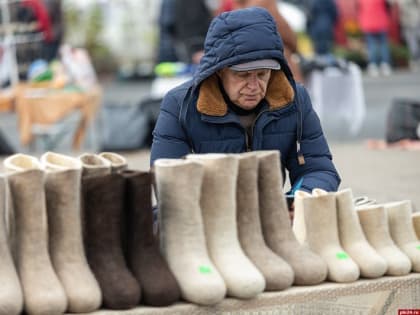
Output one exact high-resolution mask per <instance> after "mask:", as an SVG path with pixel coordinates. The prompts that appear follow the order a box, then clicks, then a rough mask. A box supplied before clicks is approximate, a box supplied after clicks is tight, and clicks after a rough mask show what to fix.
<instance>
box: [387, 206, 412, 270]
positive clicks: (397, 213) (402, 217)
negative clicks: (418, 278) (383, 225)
mask: <svg viewBox="0 0 420 315" xmlns="http://www.w3.org/2000/svg"><path fill="white" fill-rule="evenodd" d="M384 206H385V210H386V211H387V214H388V225H389V232H390V234H391V238H392V239H393V241H394V242H395V244H396V245H397V246H398V247H399V248H400V249H401V250H402V251H403V253H405V254H406V255H407V256H408V258H410V260H411V265H412V270H413V271H414V272H420V242H419V241H418V240H417V235H416V232H415V231H414V227H413V224H412V221H411V214H412V213H413V210H412V207H411V201H410V200H403V201H398V202H390V203H386V204H385V205H384Z"/></svg>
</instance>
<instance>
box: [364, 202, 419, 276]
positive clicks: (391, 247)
mask: <svg viewBox="0 0 420 315" xmlns="http://www.w3.org/2000/svg"><path fill="white" fill-rule="evenodd" d="M356 209H357V214H358V216H359V220H360V224H361V226H362V229H363V232H364V233H365V236H366V239H367V240H368V242H369V243H370V245H372V247H373V248H374V249H375V250H376V251H377V252H378V254H379V255H381V256H382V258H384V259H385V261H386V262H387V265H388V269H387V271H386V275H389V276H403V275H406V274H408V273H410V270H411V262H410V259H409V258H408V257H407V256H406V255H405V254H404V253H403V252H402V251H401V250H400V249H399V248H398V247H397V246H396V245H395V243H394V241H393V240H392V238H391V235H390V233H389V227H388V217H387V212H386V210H385V207H384V206H383V205H367V206H361V207H357V208H356Z"/></svg>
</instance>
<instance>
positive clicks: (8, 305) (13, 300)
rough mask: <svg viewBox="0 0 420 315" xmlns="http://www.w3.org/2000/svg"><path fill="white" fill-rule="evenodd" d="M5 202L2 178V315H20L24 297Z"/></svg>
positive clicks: (0, 308)
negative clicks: (8, 235) (9, 232)
mask: <svg viewBox="0 0 420 315" xmlns="http://www.w3.org/2000/svg"><path fill="white" fill-rule="evenodd" d="M5 201H6V179H5V177H3V176H0V257H1V258H0V279H1V280H0V281H1V285H0V315H18V314H20V312H21V311H22V308H23V296H22V288H21V286H20V282H19V278H18V275H17V272H16V268H15V265H14V263H13V260H12V256H11V254H10V248H9V244H8V242H7V226H6V216H8V214H7V213H6V204H5Z"/></svg>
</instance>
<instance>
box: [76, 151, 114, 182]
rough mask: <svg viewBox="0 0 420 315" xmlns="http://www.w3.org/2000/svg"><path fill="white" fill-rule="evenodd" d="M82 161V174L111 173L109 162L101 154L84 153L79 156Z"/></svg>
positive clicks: (86, 175)
mask: <svg viewBox="0 0 420 315" xmlns="http://www.w3.org/2000/svg"><path fill="white" fill-rule="evenodd" d="M79 160H80V161H81V162H82V167H83V168H82V176H83V177H88V176H92V175H94V176H98V175H106V174H110V173H111V165H112V164H111V162H110V161H109V160H107V159H105V158H103V157H102V156H99V155H97V154H93V153H84V154H82V155H80V156H79Z"/></svg>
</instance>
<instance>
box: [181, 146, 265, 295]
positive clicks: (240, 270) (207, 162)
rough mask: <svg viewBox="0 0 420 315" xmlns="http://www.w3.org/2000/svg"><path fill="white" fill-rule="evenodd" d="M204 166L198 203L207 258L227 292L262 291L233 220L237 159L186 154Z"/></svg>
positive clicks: (262, 278) (260, 275)
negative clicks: (213, 264)
mask: <svg viewBox="0 0 420 315" xmlns="http://www.w3.org/2000/svg"><path fill="white" fill-rule="evenodd" d="M187 158H188V159H191V160H194V161H198V162H199V163H201V164H202V165H203V166H204V176H203V185H202V188H201V199H200V204H201V208H202V213H203V222H204V230H205V235H206V239H207V246H208V249H209V254H210V257H211V259H212V260H213V261H214V263H215V265H216V266H217V268H218V270H219V271H220V273H221V274H222V277H223V279H224V280H225V283H226V287H227V294H228V295H229V296H232V297H236V298H243V299H247V298H252V297H254V296H256V295H257V294H259V293H261V292H262V291H264V288H265V279H264V277H263V275H262V274H261V273H260V272H259V271H258V269H257V268H256V267H255V265H254V264H253V263H252V262H251V261H250V260H249V258H248V257H247V256H246V255H245V254H244V252H243V250H242V248H241V245H240V244H239V239H238V229H237V224H236V181H237V176H238V162H239V161H238V159H236V158H235V157H233V156H228V155H225V154H202V155H200V154H197V155H188V156H187Z"/></svg>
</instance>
